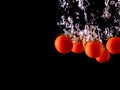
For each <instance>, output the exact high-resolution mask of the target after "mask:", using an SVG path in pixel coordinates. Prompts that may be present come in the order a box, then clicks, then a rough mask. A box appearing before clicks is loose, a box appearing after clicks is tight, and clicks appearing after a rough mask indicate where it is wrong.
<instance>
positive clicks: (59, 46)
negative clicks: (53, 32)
mask: <svg viewBox="0 0 120 90" xmlns="http://www.w3.org/2000/svg"><path fill="white" fill-rule="evenodd" d="M54 45H55V48H56V50H57V51H58V52H59V53H62V54H66V53H69V52H70V51H71V50H72V47H73V43H72V40H71V39H70V38H69V37H68V36H66V35H60V36H58V37H57V38H56V40H55V43H54Z"/></svg>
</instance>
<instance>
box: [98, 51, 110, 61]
mask: <svg viewBox="0 0 120 90" xmlns="http://www.w3.org/2000/svg"><path fill="white" fill-rule="evenodd" d="M109 59H110V53H109V52H108V51H107V50H105V51H104V52H103V53H102V54H101V55H100V56H99V57H97V58H96V61H97V62H99V63H106V62H108V61H109Z"/></svg>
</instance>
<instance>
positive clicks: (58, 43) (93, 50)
mask: <svg viewBox="0 0 120 90" xmlns="http://www.w3.org/2000/svg"><path fill="white" fill-rule="evenodd" d="M83 42H84V39H82V40H80V41H79V42H74V43H73V41H72V40H71V39H70V37H68V36H67V35H60V36H58V37H57V38H56V39H55V42H54V45H55V48H56V50H57V51H58V52H59V53H61V54H67V53H69V52H73V53H76V54H77V53H81V52H83V51H85V54H86V55H87V56H88V57H90V58H95V59H96V61H97V62H99V63H105V62H107V61H109V60H110V53H111V54H120V37H112V38H110V39H109V40H108V41H107V42H106V46H104V45H103V44H102V43H101V42H100V41H98V40H94V41H88V42H87V43H86V44H83Z"/></svg>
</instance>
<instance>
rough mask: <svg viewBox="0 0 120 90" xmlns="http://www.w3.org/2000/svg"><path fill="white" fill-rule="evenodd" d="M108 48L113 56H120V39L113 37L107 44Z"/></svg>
mask: <svg viewBox="0 0 120 90" xmlns="http://www.w3.org/2000/svg"><path fill="white" fill-rule="evenodd" d="M106 48H107V50H108V51H109V52H110V53H111V54H120V37H112V38H110V39H109V40H108V41H107V43H106Z"/></svg>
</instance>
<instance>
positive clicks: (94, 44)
mask: <svg viewBox="0 0 120 90" xmlns="http://www.w3.org/2000/svg"><path fill="white" fill-rule="evenodd" d="M103 51H104V46H103V44H102V43H101V42H100V41H98V40H96V41H89V42H87V44H86V46H85V53H86V55H87V56H88V57H90V58H96V57H99V56H100V55H101V54H102V53H103Z"/></svg>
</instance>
